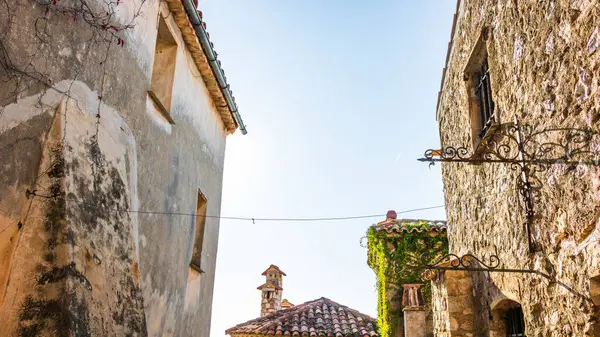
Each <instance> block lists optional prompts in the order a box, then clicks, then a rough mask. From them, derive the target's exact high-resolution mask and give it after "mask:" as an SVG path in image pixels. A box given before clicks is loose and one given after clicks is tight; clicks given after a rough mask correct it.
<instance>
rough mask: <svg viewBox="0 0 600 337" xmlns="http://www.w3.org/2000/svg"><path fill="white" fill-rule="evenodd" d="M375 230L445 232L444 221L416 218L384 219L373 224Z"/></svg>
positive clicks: (397, 232)
mask: <svg viewBox="0 0 600 337" xmlns="http://www.w3.org/2000/svg"><path fill="white" fill-rule="evenodd" d="M373 227H374V228H375V230H377V231H386V232H387V233H389V234H394V233H396V234H401V233H415V232H417V233H423V232H431V233H446V231H447V229H448V228H447V227H446V221H430V220H416V219H390V218H388V219H386V220H384V221H381V222H379V223H377V224H376V225H373Z"/></svg>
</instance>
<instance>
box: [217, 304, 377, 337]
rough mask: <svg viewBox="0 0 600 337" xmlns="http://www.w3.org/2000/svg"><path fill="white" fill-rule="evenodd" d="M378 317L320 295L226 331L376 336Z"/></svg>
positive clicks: (265, 334)
mask: <svg viewBox="0 0 600 337" xmlns="http://www.w3.org/2000/svg"><path fill="white" fill-rule="evenodd" d="M375 322H376V320H375V319H374V318H372V317H370V316H368V315H365V314H362V313H360V312H358V311H356V310H353V309H350V308H348V307H346V306H343V305H341V304H338V303H336V302H333V301H331V300H329V299H327V298H324V297H322V298H320V299H317V300H314V301H310V302H306V303H303V304H300V305H297V306H295V307H291V308H289V309H283V310H279V311H276V312H274V313H272V314H270V315H267V316H264V317H260V318H256V319H253V320H250V321H248V322H246V323H242V324H239V325H236V326H235V327H233V328H230V329H228V330H227V331H225V333H226V334H228V335H232V336H235V335H263V336H275V335H276V336H281V335H283V336H300V335H302V336H311V337H316V336H329V337H376V336H378V332H377V329H376V327H375V326H376V325H375Z"/></svg>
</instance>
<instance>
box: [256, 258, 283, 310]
mask: <svg viewBox="0 0 600 337" xmlns="http://www.w3.org/2000/svg"><path fill="white" fill-rule="evenodd" d="M262 275H263V276H265V278H266V281H265V283H264V284H263V285H261V286H260V287H258V288H257V289H258V290H260V291H261V292H262V294H261V295H262V296H261V301H260V317H263V316H266V315H268V314H270V313H273V312H275V311H278V310H281V293H282V292H283V288H282V286H283V277H284V276H286V275H285V273H284V272H282V271H281V269H279V267H277V266H276V265H273V264H272V265H270V266H269V268H267V270H265V271H264V272H263V273H262Z"/></svg>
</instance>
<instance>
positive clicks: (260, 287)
mask: <svg viewBox="0 0 600 337" xmlns="http://www.w3.org/2000/svg"><path fill="white" fill-rule="evenodd" d="M268 288H271V289H276V290H283V288H282V287H280V286H278V285H276V284H274V283H273V282H271V281H267V282H265V283H264V284H263V285H261V286H259V287H258V288H256V289H258V290H263V289H268Z"/></svg>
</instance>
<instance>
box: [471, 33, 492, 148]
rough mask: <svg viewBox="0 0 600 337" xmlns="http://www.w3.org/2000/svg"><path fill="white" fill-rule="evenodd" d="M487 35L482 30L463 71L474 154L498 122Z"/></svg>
mask: <svg viewBox="0 0 600 337" xmlns="http://www.w3.org/2000/svg"><path fill="white" fill-rule="evenodd" d="M487 35H488V33H487V30H486V29H483V30H482V32H481V34H480V36H479V39H478V40H477V43H476V44H475V47H474V48H473V51H472V52H471V56H470V57H469V61H468V62H467V66H466V67H465V70H464V80H465V81H466V84H467V88H466V89H467V93H468V100H469V111H468V115H469V119H470V121H471V139H472V141H473V149H474V150H475V151H476V152H477V147H478V146H479V144H480V143H481V141H482V139H484V137H485V136H486V135H488V134H490V133H492V132H493V131H494V128H495V127H496V125H497V123H498V121H499V119H498V116H497V114H496V106H495V103H494V100H493V97H492V91H493V90H492V81H491V77H490V70H489V63H488V54H487V47H486V41H487Z"/></svg>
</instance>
